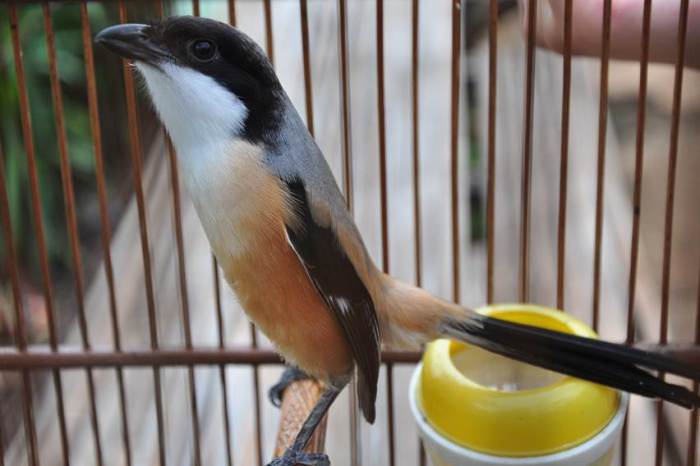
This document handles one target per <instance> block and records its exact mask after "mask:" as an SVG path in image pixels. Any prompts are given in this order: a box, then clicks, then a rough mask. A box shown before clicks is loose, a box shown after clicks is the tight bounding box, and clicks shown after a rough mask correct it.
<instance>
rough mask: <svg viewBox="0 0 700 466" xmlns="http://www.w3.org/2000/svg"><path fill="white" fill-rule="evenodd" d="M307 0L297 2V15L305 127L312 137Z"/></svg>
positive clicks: (312, 112) (312, 103) (312, 114)
mask: <svg viewBox="0 0 700 466" xmlns="http://www.w3.org/2000/svg"><path fill="white" fill-rule="evenodd" d="M306 1H307V0H299V15H300V17H301V48H302V51H303V52H302V53H303V60H304V91H305V95H306V126H307V127H308V128H309V133H311V135H312V136H313V135H314V99H313V87H312V85H311V59H310V56H311V52H310V51H309V12H308V6H307V3H306Z"/></svg>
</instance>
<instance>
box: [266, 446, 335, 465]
mask: <svg viewBox="0 0 700 466" xmlns="http://www.w3.org/2000/svg"><path fill="white" fill-rule="evenodd" d="M297 465H304V466H331V460H330V459H329V458H328V455H325V454H323V453H306V452H303V451H297V450H293V449H291V448H290V449H288V450H287V451H285V452H284V455H283V456H280V457H279V458H275V459H273V460H272V462H271V463H269V464H268V465H267V466H297Z"/></svg>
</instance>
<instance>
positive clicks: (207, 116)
mask: <svg viewBox="0 0 700 466" xmlns="http://www.w3.org/2000/svg"><path fill="white" fill-rule="evenodd" d="M95 40H96V42H97V43H99V44H102V45H104V46H105V47H107V48H108V49H109V50H111V51H112V52H114V53H116V54H117V55H120V56H121V57H122V58H125V59H127V60H129V61H131V62H133V63H134V64H135V66H136V68H138V70H139V71H140V72H141V74H142V75H143V77H144V79H145V82H146V85H147V87H148V91H149V93H150V95H151V98H152V100H153V103H154V104H155V107H156V110H157V111H158V113H159V115H160V117H161V119H162V120H163V123H164V124H165V126H166V128H167V129H168V132H169V133H170V134H171V136H172V138H173V140H174V141H175V144H176V146H177V147H178V151H180V150H184V151H188V150H196V148H197V147H201V145H202V144H208V143H211V142H216V141H218V140H222V139H231V138H243V139H246V140H248V141H250V142H255V143H257V142H262V141H264V140H265V138H266V137H269V135H270V134H272V133H273V132H274V128H275V125H276V124H277V122H278V121H279V119H280V118H281V113H282V107H283V105H284V98H283V96H284V92H283V91H282V88H281V86H280V84H279V81H278V79H277V76H276V75H275V72H274V70H273V68H272V65H271V64H270V62H269V61H268V59H267V57H266V56H265V53H264V52H263V50H262V49H261V48H260V47H259V46H258V45H257V44H256V43H255V42H254V41H253V40H252V39H250V38H249V37H248V36H247V35H245V34H244V33H243V32H241V31H239V30H238V29H236V28H233V27H231V26H229V25H227V24H224V23H221V22H218V21H214V20H211V19H205V18H197V17H191V16H182V17H173V18H168V19H166V20H163V21H162V22H160V23H156V24H150V25H144V24H120V25H116V26H112V27H109V28H107V29H104V30H103V31H101V32H100V33H99V34H98V35H97V37H96V38H95Z"/></svg>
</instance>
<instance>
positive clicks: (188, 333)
mask: <svg viewBox="0 0 700 466" xmlns="http://www.w3.org/2000/svg"><path fill="white" fill-rule="evenodd" d="M158 4H159V5H160V8H159V10H160V12H159V13H160V16H161V17H162V16H163V5H162V0H161V1H159V2H158ZM192 10H193V12H194V16H199V15H200V8H199V0H192ZM163 132H164V133H165V130H164V131H163ZM165 140H166V146H167V153H168V164H169V165H170V184H171V187H172V195H173V214H174V217H175V241H176V244H177V259H178V260H177V264H178V276H179V282H180V301H181V306H182V326H183V329H184V334H185V348H186V349H188V350H191V349H192V327H191V322H190V305H189V297H188V293H187V276H186V267H185V248H184V237H183V234H182V208H181V202H180V177H179V174H178V168H177V157H176V154H175V147H173V142H172V140H171V139H170V138H169V137H168V135H167V134H165ZM187 378H188V384H189V392H190V416H191V422H192V442H193V444H194V464H195V466H200V465H201V464H202V449H201V444H200V430H199V408H198V406H197V383H196V379H195V374H194V366H192V365H190V366H188V367H187Z"/></svg>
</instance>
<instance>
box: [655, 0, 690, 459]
mask: <svg viewBox="0 0 700 466" xmlns="http://www.w3.org/2000/svg"><path fill="white" fill-rule="evenodd" d="M688 4H689V1H688V0H682V1H681V5H680V6H681V8H680V13H679V17H678V39H677V41H678V55H677V56H676V69H675V74H674V79H673V108H672V110H671V134H670V140H671V141H670V146H669V150H668V179H667V184H666V214H665V219H664V249H663V264H662V276H661V324H660V326H659V343H660V344H662V345H665V344H666V343H668V309H669V299H670V286H671V246H672V244H673V207H674V201H675V190H676V167H677V162H678V134H679V132H680V118H681V95H682V92H683V66H684V64H685V45H686V32H687V30H688ZM661 377H662V378H664V374H661ZM656 403H657V404H656V406H657V425H656V465H657V466H661V464H662V463H663V456H664V455H663V452H664V431H665V426H664V423H663V419H664V414H663V413H664V403H663V401H661V400H658V401H657V402H656Z"/></svg>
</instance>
